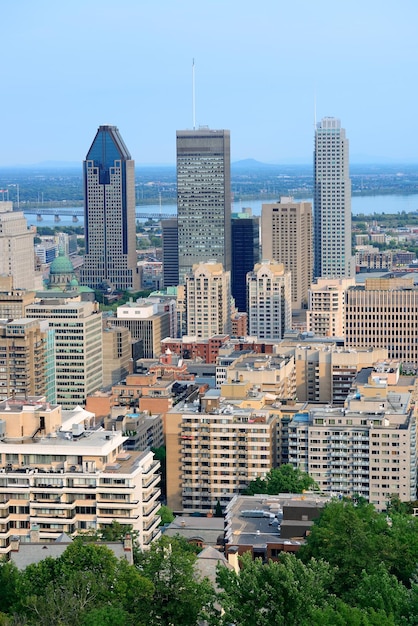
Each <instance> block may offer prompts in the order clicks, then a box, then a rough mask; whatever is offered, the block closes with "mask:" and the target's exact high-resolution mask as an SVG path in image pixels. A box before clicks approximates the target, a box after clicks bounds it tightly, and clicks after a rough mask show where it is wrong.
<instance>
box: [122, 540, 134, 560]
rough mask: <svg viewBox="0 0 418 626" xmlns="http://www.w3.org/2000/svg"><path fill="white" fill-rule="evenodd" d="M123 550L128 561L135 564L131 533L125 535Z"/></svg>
mask: <svg viewBox="0 0 418 626" xmlns="http://www.w3.org/2000/svg"><path fill="white" fill-rule="evenodd" d="M123 551H124V553H125V559H126V560H127V561H128V563H129V565H133V564H134V554H133V550H132V537H131V535H125V539H124V541H123Z"/></svg>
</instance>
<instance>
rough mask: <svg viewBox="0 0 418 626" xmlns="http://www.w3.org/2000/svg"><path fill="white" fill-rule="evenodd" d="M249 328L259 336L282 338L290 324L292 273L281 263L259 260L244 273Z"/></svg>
mask: <svg viewBox="0 0 418 626" xmlns="http://www.w3.org/2000/svg"><path fill="white" fill-rule="evenodd" d="M247 303H248V331H249V334H250V335H255V336H256V337H258V339H273V340H276V339H277V340H280V339H283V335H284V332H285V330H288V329H289V328H291V327H292V287H291V274H290V271H286V270H285V267H284V265H283V264H282V263H275V262H274V261H262V262H261V263H257V264H256V265H255V266H254V270H253V271H252V272H248V274H247Z"/></svg>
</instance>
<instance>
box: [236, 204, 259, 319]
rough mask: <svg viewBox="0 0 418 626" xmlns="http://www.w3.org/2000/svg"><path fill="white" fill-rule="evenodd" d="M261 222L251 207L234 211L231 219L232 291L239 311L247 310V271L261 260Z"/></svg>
mask: <svg viewBox="0 0 418 626" xmlns="http://www.w3.org/2000/svg"><path fill="white" fill-rule="evenodd" d="M259 229H260V224H259V219H258V217H253V216H252V215H251V209H244V212H243V213H233V214H232V221H231V248H232V271H231V291H232V295H233V297H234V299H235V306H236V307H237V309H238V311H246V310H247V272H251V270H252V269H253V268H254V265H255V264H256V263H258V262H259V260H260V233H259Z"/></svg>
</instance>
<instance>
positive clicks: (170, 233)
mask: <svg viewBox="0 0 418 626" xmlns="http://www.w3.org/2000/svg"><path fill="white" fill-rule="evenodd" d="M161 230H162V240H163V284H164V288H165V289H166V288H167V287H177V285H178V284H179V238H178V224H177V218H175V217H174V218H172V219H168V220H161Z"/></svg>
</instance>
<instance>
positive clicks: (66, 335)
mask: <svg viewBox="0 0 418 626" xmlns="http://www.w3.org/2000/svg"><path fill="white" fill-rule="evenodd" d="M26 315H27V316H28V317H30V318H34V319H44V320H48V323H49V326H50V328H54V329H55V373H56V391H57V402H58V404H61V405H62V407H63V409H73V408H74V407H76V406H77V405H81V406H82V405H84V402H85V399H86V396H87V395H88V394H90V393H93V392H94V391H96V390H97V389H100V388H101V387H102V386H103V335H102V314H101V313H100V312H99V310H98V304H97V303H95V302H78V301H76V300H71V299H68V300H64V302H61V301H60V300H58V299H57V300H54V299H50V300H45V301H39V302H35V303H34V304H31V305H28V306H27V307H26Z"/></svg>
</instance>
